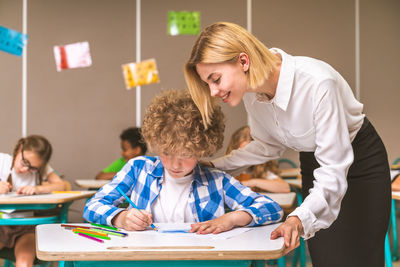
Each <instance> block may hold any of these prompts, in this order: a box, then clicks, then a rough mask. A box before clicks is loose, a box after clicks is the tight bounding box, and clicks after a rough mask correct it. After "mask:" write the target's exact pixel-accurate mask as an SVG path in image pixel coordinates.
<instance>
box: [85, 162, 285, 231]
mask: <svg viewBox="0 0 400 267" xmlns="http://www.w3.org/2000/svg"><path fill="white" fill-rule="evenodd" d="M163 173H164V167H163V165H162V163H161V160H160V158H159V157H146V156H141V157H137V158H134V159H131V160H129V162H128V163H127V164H126V165H125V166H124V167H123V169H122V170H121V171H120V172H118V173H117V174H116V176H115V177H114V179H113V180H112V181H111V182H110V183H108V184H106V185H104V186H103V187H102V188H101V189H100V190H99V191H98V192H97V193H96V194H95V195H94V196H93V198H92V199H91V200H90V201H89V202H88V203H87V204H86V206H85V210H84V213H83V217H84V218H85V219H86V220H87V221H89V222H95V223H100V224H104V225H112V223H111V220H112V218H113V217H114V216H115V215H117V214H118V213H119V212H121V211H123V210H124V209H121V208H118V206H119V204H121V203H123V202H124V201H125V199H124V197H123V196H122V195H121V194H120V193H119V192H118V191H117V189H116V188H117V187H119V188H120V189H121V190H122V191H123V192H124V193H125V194H126V195H127V196H128V197H130V198H131V199H132V201H133V202H134V203H135V204H136V205H137V206H138V207H139V208H140V209H144V210H147V211H149V212H150V211H151V205H152V203H153V202H154V200H155V199H156V198H157V197H158V195H159V192H160V190H161V183H162V181H163V178H164V177H163ZM188 204H189V205H190V208H191V210H192V212H193V215H194V218H195V220H196V222H203V221H207V220H212V219H215V218H217V217H219V216H221V215H223V214H224V213H225V205H226V206H227V207H229V208H230V209H231V210H243V211H246V212H247V213H249V214H250V215H251V216H252V217H253V220H252V221H251V223H250V224H249V225H247V226H254V225H261V224H270V223H275V222H279V221H280V220H281V219H282V216H283V211H282V208H281V207H280V206H279V205H278V204H277V203H276V202H274V201H273V200H271V199H270V198H268V197H266V196H264V195H260V194H258V193H255V192H253V191H251V189H250V188H248V187H246V186H244V185H242V184H241V183H240V182H239V181H237V180H236V179H235V178H233V177H232V176H230V175H229V174H227V173H225V172H223V171H220V170H217V169H213V168H208V167H205V166H202V165H199V164H197V165H196V167H195V168H194V180H193V183H192V186H191V189H190V195H189V200H188ZM130 208H132V207H130Z"/></svg>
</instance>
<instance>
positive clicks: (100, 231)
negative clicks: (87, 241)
mask: <svg viewBox="0 0 400 267" xmlns="http://www.w3.org/2000/svg"><path fill="white" fill-rule="evenodd" d="M90 230H91V231H94V232H99V233H103V234H109V235H116V236H120V237H125V236H126V235H124V234H120V233H115V232H111V231H107V230H100V229H95V228H90Z"/></svg>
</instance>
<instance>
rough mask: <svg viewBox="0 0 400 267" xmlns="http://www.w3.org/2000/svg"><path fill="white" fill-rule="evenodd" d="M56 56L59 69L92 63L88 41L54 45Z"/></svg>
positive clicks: (80, 66) (85, 65) (87, 65)
mask: <svg viewBox="0 0 400 267" xmlns="http://www.w3.org/2000/svg"><path fill="white" fill-rule="evenodd" d="M54 58H55V60H56V65H57V71H61V70H66V69H74V68H83V67H89V66H91V65H92V58H91V57H90V50H89V43H88V42H80V43H74V44H67V45H62V46H61V45H60V46H54Z"/></svg>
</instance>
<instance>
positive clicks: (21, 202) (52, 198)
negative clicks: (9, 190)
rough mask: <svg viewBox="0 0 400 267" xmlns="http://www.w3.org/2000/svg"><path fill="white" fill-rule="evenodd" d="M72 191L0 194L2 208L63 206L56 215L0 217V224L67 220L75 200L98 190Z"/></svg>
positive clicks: (36, 208)
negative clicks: (69, 209) (13, 194)
mask: <svg viewBox="0 0 400 267" xmlns="http://www.w3.org/2000/svg"><path fill="white" fill-rule="evenodd" d="M68 192H70V193H57V194H41V195H31V196H7V195H1V196H0V209H16V210H46V209H53V208H56V207H60V206H61V212H60V214H59V215H56V216H48V217H32V218H11V219H0V225H33V224H41V223H51V222H67V216H68V208H69V206H70V205H71V203H72V202H73V201H74V200H78V199H84V198H88V197H91V196H93V195H94V194H95V193H96V191H68Z"/></svg>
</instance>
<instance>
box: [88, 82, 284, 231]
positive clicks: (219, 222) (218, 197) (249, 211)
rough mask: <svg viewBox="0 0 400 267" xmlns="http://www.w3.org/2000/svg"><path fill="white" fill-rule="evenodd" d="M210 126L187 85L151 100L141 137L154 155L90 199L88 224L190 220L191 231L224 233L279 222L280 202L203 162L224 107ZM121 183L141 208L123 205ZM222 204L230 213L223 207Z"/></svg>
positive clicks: (217, 137)
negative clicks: (205, 123) (252, 189)
mask: <svg viewBox="0 0 400 267" xmlns="http://www.w3.org/2000/svg"><path fill="white" fill-rule="evenodd" d="M212 116H213V119H212V120H211V121H212V124H211V125H210V126H209V127H208V128H207V129H205V128H204V124H203V122H202V119H201V114H200V112H199V110H198V109H197V107H196V105H195V103H194V102H193V100H192V98H191V97H190V94H189V92H188V91H187V90H168V91H164V92H162V93H160V94H159V95H158V96H156V97H155V98H154V99H153V101H152V102H151V103H150V105H149V106H148V108H147V110H146V114H145V116H144V120H143V126H142V135H143V138H144V140H145V141H146V143H147V146H148V148H149V149H150V150H151V151H152V152H153V153H154V154H156V155H158V156H155V157H149V156H143V157H138V158H135V159H132V160H130V161H129V162H128V163H127V164H126V165H125V166H124V168H123V169H122V170H121V171H120V172H118V173H117V175H116V176H115V178H114V179H113V180H112V181H111V182H110V183H109V184H107V185H105V186H104V187H102V188H101V189H100V190H99V191H98V192H97V193H96V195H95V196H94V197H93V198H92V199H91V200H90V201H89V202H88V203H87V204H86V207H85V211H84V218H85V219H86V220H88V221H90V222H97V223H101V224H105V225H112V226H116V227H119V228H123V229H126V230H144V229H145V228H146V227H148V226H149V225H150V224H151V223H153V222H155V223H157V222H159V223H192V225H191V232H197V233H199V234H207V233H220V232H224V231H228V230H230V229H232V228H234V227H239V226H254V225H261V224H268V223H274V222H278V221H279V220H281V218H282V215H283V212H282V209H281V207H280V206H279V205H278V204H277V203H275V202H274V201H272V200H271V199H269V198H267V197H265V196H263V195H259V194H257V193H255V192H253V191H251V189H250V188H248V187H246V186H244V185H242V184H241V183H240V182H238V181H237V180H236V179H235V178H233V177H231V176H230V175H229V174H226V173H225V172H222V171H220V170H217V169H214V168H209V167H207V166H203V165H201V164H199V163H198V160H199V159H201V158H203V157H211V156H213V155H214V154H215V153H216V152H217V150H218V149H220V148H221V147H222V142H223V132H224V129H225V124H224V115H223V113H222V110H221V108H219V107H218V108H216V109H215V110H214V113H213V115H212ZM117 187H118V188H120V189H121V190H122V191H123V192H124V193H125V194H126V195H127V196H128V197H130V198H131V200H132V201H133V202H134V203H136V205H137V206H138V207H139V208H140V211H139V210H137V209H127V210H125V209H121V208H118V205H119V204H120V203H122V202H123V201H124V198H123V196H122V195H121V194H120V193H119V192H118V190H117V189H116V188H117ZM225 205H226V206H227V207H229V208H230V209H231V210H232V212H229V213H225Z"/></svg>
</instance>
